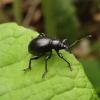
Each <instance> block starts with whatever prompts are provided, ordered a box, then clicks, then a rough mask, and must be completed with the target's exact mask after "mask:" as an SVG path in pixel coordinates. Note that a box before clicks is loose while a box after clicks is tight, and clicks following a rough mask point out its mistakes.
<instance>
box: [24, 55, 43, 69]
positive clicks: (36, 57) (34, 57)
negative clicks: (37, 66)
mask: <svg viewBox="0 0 100 100" xmlns="http://www.w3.org/2000/svg"><path fill="white" fill-rule="evenodd" d="M40 57H41V56H33V57H32V58H30V60H29V66H28V68H26V69H24V71H27V70H31V62H32V60H36V59H38V58H40Z"/></svg>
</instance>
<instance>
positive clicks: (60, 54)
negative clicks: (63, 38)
mask: <svg viewBox="0 0 100 100" xmlns="http://www.w3.org/2000/svg"><path fill="white" fill-rule="evenodd" d="M57 55H58V56H59V57H60V58H61V59H63V60H64V61H65V62H67V63H68V65H69V68H70V70H71V71H72V68H71V65H70V63H69V62H68V61H67V60H66V59H65V58H64V57H63V55H62V53H60V52H59V51H57Z"/></svg>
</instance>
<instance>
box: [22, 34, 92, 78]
mask: <svg viewBox="0 0 100 100" xmlns="http://www.w3.org/2000/svg"><path fill="white" fill-rule="evenodd" d="M88 37H90V36H88ZM82 39H83V38H82ZM82 39H80V40H82ZM80 40H77V41H75V42H74V43H72V45H70V46H69V45H68V43H67V39H64V40H62V41H61V40H59V39H51V38H49V37H47V36H46V35H45V34H44V33H41V34H40V35H39V36H38V37H36V38H35V39H33V40H31V42H30V43H29V45H28V51H29V53H31V54H32V55H34V56H32V57H31V58H30V60H29V66H28V68H26V69H24V71H27V70H31V62H32V60H36V59H39V58H40V57H42V56H45V72H44V73H43V75H42V78H43V77H44V76H45V75H46V74H47V72H48V68H47V62H48V60H49V59H50V58H51V55H52V50H53V49H54V50H55V51H56V53H57V55H58V57H60V58H61V59H62V60H64V61H65V62H67V63H68V66H69V68H70V70H71V71H72V68H71V65H70V63H69V62H68V61H67V60H66V59H65V58H64V57H63V55H62V53H60V52H59V51H60V50H61V49H64V50H66V51H70V48H71V47H72V46H73V45H75V44H76V43H77V42H79V41H80Z"/></svg>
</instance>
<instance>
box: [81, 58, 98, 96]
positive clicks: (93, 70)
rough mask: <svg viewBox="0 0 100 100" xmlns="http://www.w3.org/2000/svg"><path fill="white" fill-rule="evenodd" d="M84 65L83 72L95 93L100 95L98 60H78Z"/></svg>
mask: <svg viewBox="0 0 100 100" xmlns="http://www.w3.org/2000/svg"><path fill="white" fill-rule="evenodd" d="M80 61H81V62H82V64H83V65H84V69H85V72H86V74H87V76H88V77H89V79H90V81H91V82H92V83H93V85H94V87H95V88H96V91H97V93H98V94H99V95H100V77H99V76H100V60H98V59H88V60H84V59H81V60H80Z"/></svg>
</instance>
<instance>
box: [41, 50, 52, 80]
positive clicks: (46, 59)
mask: <svg viewBox="0 0 100 100" xmlns="http://www.w3.org/2000/svg"><path fill="white" fill-rule="evenodd" d="M51 55H52V51H51V52H49V54H47V55H46V57H45V72H44V73H43V75H42V78H44V77H45V75H46V74H47V72H48V68H47V62H48V60H49V59H50V58H51Z"/></svg>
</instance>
